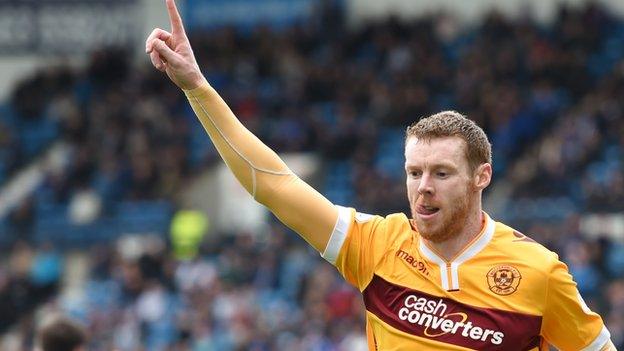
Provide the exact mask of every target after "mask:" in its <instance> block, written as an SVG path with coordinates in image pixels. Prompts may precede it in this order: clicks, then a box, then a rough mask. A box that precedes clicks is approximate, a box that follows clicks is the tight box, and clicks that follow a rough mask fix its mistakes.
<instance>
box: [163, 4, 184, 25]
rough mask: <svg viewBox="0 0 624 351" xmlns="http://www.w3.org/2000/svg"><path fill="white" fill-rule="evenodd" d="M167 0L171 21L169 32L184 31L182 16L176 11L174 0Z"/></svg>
mask: <svg viewBox="0 0 624 351" xmlns="http://www.w3.org/2000/svg"><path fill="white" fill-rule="evenodd" d="M166 1H167V12H169V21H170V22H171V32H172V33H177V32H179V33H184V25H183V24H182V17H180V13H179V12H178V8H177V7H176V4H175V1H174V0H166Z"/></svg>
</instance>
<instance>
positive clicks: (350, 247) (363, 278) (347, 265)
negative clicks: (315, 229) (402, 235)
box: [322, 206, 390, 291]
mask: <svg viewBox="0 0 624 351" xmlns="http://www.w3.org/2000/svg"><path fill="white" fill-rule="evenodd" d="M337 207H338V213H339V214H338V220H337V222H336V226H335V228H334V231H333V232H332V235H331V237H330V239H329V243H328V244H327V247H326V249H325V251H324V252H323V254H322V256H323V258H325V259H326V260H327V261H329V262H330V263H332V264H333V265H334V266H335V267H336V268H337V269H338V271H339V272H340V274H342V276H343V277H344V278H345V279H346V280H347V281H348V282H349V283H350V284H352V285H354V286H356V287H357V288H358V289H360V291H361V290H363V289H364V288H365V287H366V285H368V283H369V282H370V280H371V279H372V277H373V273H374V270H375V267H376V266H377V263H379V262H380V261H381V259H382V257H383V255H384V254H385V252H386V251H387V247H388V246H389V245H390V244H389V241H390V240H388V238H387V237H386V236H385V227H386V219H384V218H383V217H381V216H375V215H369V214H365V213H359V212H356V211H355V210H354V209H352V208H346V207H341V206H337Z"/></svg>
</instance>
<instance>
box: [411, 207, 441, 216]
mask: <svg viewBox="0 0 624 351" xmlns="http://www.w3.org/2000/svg"><path fill="white" fill-rule="evenodd" d="M439 210H440V208H439V207H434V206H428V205H417V206H416V213H418V214H419V215H421V216H430V215H433V214H435V213H437V212H438V211H439Z"/></svg>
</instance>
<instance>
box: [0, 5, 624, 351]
mask: <svg viewBox="0 0 624 351" xmlns="http://www.w3.org/2000/svg"><path fill="white" fill-rule="evenodd" d="M323 4H325V5H324V6H321V7H319V8H318V9H317V10H318V14H317V16H314V17H313V18H311V19H310V20H308V21H305V22H303V23H301V24H298V25H295V26H292V27H289V28H286V29H282V30H274V29H272V28H270V27H265V26H258V27H255V28H253V29H252V30H250V31H239V30H237V29H235V28H218V29H214V30H212V31H210V32H209V33H202V32H195V33H192V38H191V40H192V44H193V46H194V50H195V54H196V56H197V58H198V61H199V64H200V66H201V68H202V70H203V72H204V73H205V75H206V77H207V78H208V80H209V82H210V83H211V84H212V85H213V86H214V87H215V88H216V89H217V90H218V91H219V92H221V94H222V96H223V97H224V98H225V100H226V101H227V102H228V103H229V104H230V106H231V107H232V109H233V110H234V112H235V113H236V115H237V116H238V117H239V118H240V119H241V120H242V121H243V123H244V124H245V125H246V126H248V127H249V128H250V129H251V130H252V131H253V132H254V133H256V134H257V135H259V136H260V137H261V138H262V139H263V140H264V141H265V142H266V143H267V144H268V145H269V146H271V147H273V148H275V149H277V150H279V151H282V152H299V151H303V152H307V151H314V152H319V153H320V155H321V156H322V158H323V160H324V163H325V165H326V167H325V174H324V176H325V180H324V182H323V183H322V184H318V185H317V187H318V188H319V190H321V191H323V192H324V193H325V194H326V195H327V196H328V197H329V198H330V199H331V200H333V201H335V202H337V203H340V204H344V205H350V206H354V207H356V208H357V209H358V210H361V211H364V212H374V213H381V214H387V213H390V212H396V211H406V210H407V202H406V201H405V191H404V185H403V181H402V172H403V171H402V163H403V160H402V158H403V156H402V146H403V133H404V128H405V127H406V126H407V125H409V124H410V123H412V122H413V121H415V120H416V119H418V118H419V117H422V116H426V115H428V114H430V113H433V112H437V111H439V110H443V109H455V110H458V111H461V112H462V113H465V114H466V115H468V116H469V117H470V118H472V119H474V120H476V121H477V122H478V123H479V124H480V125H481V126H483V127H484V129H485V130H486V132H487V133H488V135H489V136H490V138H491V140H492V143H493V146H494V157H495V158H494V167H495V180H496V181H498V182H508V183H509V185H510V186H511V188H512V190H513V191H512V196H511V197H512V198H513V199H514V200H517V202H513V201H512V202H511V204H510V205H509V208H508V209H507V211H506V212H505V218H499V219H504V220H507V221H509V223H510V224H513V225H514V226H515V227H516V228H518V229H519V230H521V231H523V232H525V233H526V234H527V235H529V236H531V237H533V238H535V239H536V240H538V241H540V242H542V243H544V244H545V245H546V246H548V247H549V248H551V249H554V250H556V251H557V252H558V253H559V254H560V256H561V258H562V259H563V260H564V261H565V262H566V263H568V264H569V267H570V270H571V271H572V272H573V274H574V276H575V279H576V281H577V282H578V283H579V288H580V290H581V292H582V293H583V295H584V296H585V298H586V300H587V302H588V304H589V305H590V307H592V308H593V309H594V310H596V311H598V312H600V313H601V314H602V316H603V317H604V319H605V321H606V323H607V326H608V327H609V329H610V331H611V332H612V339H613V341H614V342H615V343H616V345H617V346H619V348H624V270H623V269H622V267H624V262H623V259H622V257H624V244H622V242H621V241H620V242H618V241H616V240H613V239H608V238H607V237H604V238H599V239H588V238H587V237H586V236H585V235H583V233H582V231H581V230H580V227H579V225H578V222H579V214H580V213H583V212H584V211H590V212H622V210H624V207H623V206H624V205H623V204H624V167H622V161H623V160H624V137H623V136H624V118H623V112H624V103H623V102H622V101H623V100H622V96H624V61H623V58H624V22H623V21H622V20H619V19H616V18H613V17H612V16H611V15H610V14H609V13H608V12H607V11H606V10H605V9H603V8H601V7H599V6H598V5H597V4H594V3H591V4H588V5H586V6H585V7H583V8H577V9H571V8H566V7H561V9H560V11H559V14H558V15H557V17H556V19H555V21H554V23H552V24H551V25H548V26H543V25H539V24H537V23H535V22H534V21H532V19H531V18H528V17H522V18H519V19H514V20H510V19H507V18H505V17H504V16H502V15H500V14H498V13H491V14H490V15H489V16H488V17H487V18H485V19H484V21H483V22H482V23H480V24H479V25H477V26H475V27H471V28H465V27H462V26H460V25H459V24H458V23H457V22H456V21H455V20H454V19H453V18H452V17H450V16H447V15H445V14H438V15H433V16H428V17H425V18H422V19H419V20H415V21H413V22H409V23H404V22H401V21H399V20H397V19H393V18H390V19H388V20H385V21H383V22H378V23H371V24H367V25H365V26H363V27H361V28H359V29H348V28H347V27H346V25H345V18H344V17H345V15H344V12H343V9H342V8H341V7H340V5H339V3H338V2H323ZM1 111H2V114H0V116H1V118H0V146H1V148H0V150H2V151H0V180H2V179H8V177H9V176H11V175H13V174H14V173H15V171H16V170H18V169H19V168H20V167H22V166H23V165H24V164H26V163H27V162H30V161H31V160H33V159H34V158H35V157H36V156H37V155H39V154H40V153H41V152H42V151H44V150H46V148H48V147H49V146H50V145H51V143H54V142H57V141H59V140H62V141H64V142H66V143H67V144H69V145H70V146H71V152H70V156H69V159H68V160H67V163H66V166H65V167H64V168H63V169H62V170H60V171H58V172H54V173H51V174H47V175H46V179H45V181H44V183H43V184H42V185H41V186H40V188H39V189H37V191H36V192H34V194H33V195H32V196H31V197H29V198H28V199H27V200H26V201H24V202H23V203H22V204H21V205H20V206H18V207H17V208H16V209H15V210H14V211H13V212H12V213H11V214H10V216H9V218H8V220H7V221H6V222H5V223H4V228H5V232H4V234H5V239H4V241H3V242H5V243H8V244H6V245H5V246H6V247H5V248H10V247H12V248H13V249H12V250H10V251H9V252H10V256H11V257H15V261H19V262H22V263H21V264H20V265H17V264H14V265H2V268H0V269H2V271H1V272H0V296H5V295H6V296H9V295H10V296H12V297H11V298H12V299H17V300H19V299H23V300H24V301H23V302H21V304H18V305H17V306H23V307H16V308H24V310H20V311H17V312H16V311H13V312H11V313H7V314H4V313H0V326H3V327H5V328H8V327H10V326H16V325H17V329H16V330H17V334H16V335H21V337H22V339H20V337H17V339H14V340H17V341H16V342H17V344H24V345H26V344H28V340H29V339H28V335H30V334H31V332H30V330H31V328H32V323H33V322H32V313H34V311H35V310H36V308H35V307H36V306H41V302H42V301H48V304H51V305H52V307H51V308H58V309H62V310H65V311H68V312H69V313H72V314H74V315H76V316H77V317H79V318H80V319H82V320H83V321H84V322H85V323H86V324H87V325H88V329H89V331H90V334H91V336H92V340H93V347H94V348H93V349H94V350H109V349H111V347H112V346H115V347H117V348H118V349H120V350H123V351H126V350H132V351H134V350H140V349H141V346H143V347H144V348H145V349H147V350H168V349H171V350H186V349H193V350H237V349H241V350H242V349H245V350H246V349H250V350H360V349H362V350H363V349H365V347H366V346H365V336H364V324H363V323H364V322H363V312H362V310H363V307H362V306H361V299H360V298H359V296H358V295H357V294H356V292H355V290H353V289H351V288H349V287H347V285H346V283H344V282H342V281H341V280H340V279H339V278H338V277H337V274H336V272H334V270H333V269H332V268H331V266H329V265H328V264H325V263H323V262H322V261H321V259H320V258H319V257H318V256H317V254H316V253H314V252H311V250H310V249H309V248H307V247H306V245H304V243H303V242H301V241H299V240H297V239H296V238H294V236H295V235H294V234H293V233H287V232H285V230H284V229H283V227H281V226H279V225H275V226H273V227H271V230H270V233H263V234H262V235H259V236H258V235H250V234H248V233H247V234H246V233H235V234H234V235H228V234H231V233H219V235H216V236H214V237H212V238H209V239H208V241H207V242H206V243H205V245H204V247H203V248H202V250H201V255H200V256H199V257H198V258H197V259H194V260H191V261H186V262H177V261H175V260H174V259H173V258H172V256H171V255H170V253H169V252H170V251H169V250H168V248H167V245H166V242H165V241H159V240H155V241H154V239H149V240H151V241H150V243H151V244H149V245H148V244H145V245H142V246H143V247H144V250H138V251H137V252H130V253H129V252H125V251H127V250H124V249H119V248H118V247H116V246H114V245H112V244H109V245H105V246H100V247H98V248H94V249H93V251H92V252H91V253H90V255H89V257H90V258H91V263H90V265H91V267H92V270H91V272H90V274H89V275H88V278H87V283H86V285H85V288H84V291H83V294H82V295H80V296H82V297H81V298H78V297H75V296H74V297H72V298H67V299H62V298H60V297H59V295H57V294H55V292H56V287H57V286H58V284H59V282H60V276H61V273H60V272H61V271H62V269H63V268H62V267H63V266H62V256H58V254H57V253H55V251H54V249H53V248H51V247H50V246H44V245H43V244H42V242H41V241H40V240H33V238H41V237H45V235H46V228H45V226H44V227H43V228H42V226H40V225H37V223H42V222H43V220H42V217H44V216H45V215H46V213H47V214H48V215H49V214H52V215H53V216H55V215H57V214H58V213H61V214H63V213H65V211H60V212H55V211H50V208H61V209H66V208H69V207H70V206H71V204H72V202H73V201H77V200H76V199H78V198H80V199H84V198H85V196H87V195H88V198H90V199H95V200H94V201H95V202H97V203H98V204H100V205H99V206H100V210H99V214H98V216H100V217H105V216H108V215H111V216H112V215H114V214H115V213H117V212H119V204H120V203H122V202H141V201H154V200H162V199H164V200H165V201H170V202H175V200H176V198H175V196H176V193H177V192H178V191H179V189H181V188H182V187H183V186H184V182H185V180H187V179H188V177H189V176H191V175H193V174H195V173H196V172H197V171H199V170H202V169H204V168H205V166H207V165H210V164H212V163H214V162H218V157H217V155H216V153H215V151H214V149H213V148H212V147H211V146H210V144H209V140H208V138H207V137H206V136H205V133H204V131H203V130H202V128H201V126H200V125H199V124H198V122H196V121H195V117H194V116H193V113H192V111H191V110H190V108H189V107H188V104H187V102H186V100H185V99H184V97H183V95H182V94H181V93H180V91H179V90H178V89H177V88H175V86H173V84H171V83H170V82H169V81H168V80H167V79H166V77H163V75H162V74H160V73H159V72H157V71H155V70H153V69H151V68H149V67H148V66H147V65H146V64H145V63H141V64H140V65H137V64H135V63H133V62H132V60H131V58H130V55H128V54H127V53H126V52H124V51H122V50H118V49H107V50H103V51H99V52H95V53H94V54H93V56H92V58H91V60H90V63H89V64H88V66H87V67H86V68H85V69H84V70H76V69H72V68H68V67H51V68H46V69H43V70H42V71H40V72H38V73H37V74H35V75H34V76H33V77H32V78H31V79H28V80H26V81H24V82H22V83H21V84H19V85H18V86H17V87H16V89H15V93H14V94H13V96H12V99H11V101H10V103H9V104H6V105H5V106H3V107H2V110H1ZM34 130H37V131H38V132H34ZM560 200H561V201H563V202H556V201H560ZM549 201H550V202H549ZM553 203H557V204H559V203H562V204H564V205H561V206H544V204H553ZM44 223H45V222H44ZM167 230H168V228H167V227H164V228H162V233H161V234H162V235H163V238H164V237H166V234H167ZM8 233H10V235H9V234H8ZM37 233H38V234H37ZM0 234H2V233H0ZM7 236H8V237H7ZM145 240H147V239H145ZM122 247H123V245H122ZM56 249H58V250H62V249H63V248H62V247H57V248H56ZM42 255H43V256H45V255H48V256H46V257H55V258H54V259H55V260H56V261H55V262H57V266H58V271H59V272H57V274H56V275H54V274H52V273H50V272H47V274H48V275H49V277H47V280H46V281H47V283H48V285H50V281H52V282H53V284H52V285H50V286H51V287H49V286H48V285H46V286H48V287H47V288H46V289H47V290H46V289H43V290H44V291H43V292H40V291H39V290H40V289H39V288H38V285H37V284H36V282H37V279H40V278H36V277H37V273H35V272H37V271H38V269H37V268H36V267H38V265H37V262H39V261H38V260H37V259H36V258H37V257H40V256H42ZM55 255H56V256H55ZM6 257H9V254H7V255H6ZM17 266H19V267H21V268H19V269H18V268H16V267H17ZM39 274H41V273H39ZM51 276H54V277H55V279H51V278H50V277H51ZM44 285H45V284H44ZM25 286H27V287H25ZM50 296H53V297H54V298H52V299H50V298H49V297H50ZM3 301H4V300H3ZM5 316H7V317H5ZM8 316H16V317H10V318H9V317H8ZM17 316H29V317H23V318H21V319H20V318H17ZM29 318H30V319H29ZM5 330H6V329H5ZM3 349H4V348H3Z"/></svg>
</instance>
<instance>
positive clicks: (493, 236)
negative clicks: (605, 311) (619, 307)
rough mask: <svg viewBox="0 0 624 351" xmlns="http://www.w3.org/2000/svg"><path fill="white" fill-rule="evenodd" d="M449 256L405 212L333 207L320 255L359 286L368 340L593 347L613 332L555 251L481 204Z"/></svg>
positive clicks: (374, 343) (401, 345)
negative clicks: (333, 219)
mask: <svg viewBox="0 0 624 351" xmlns="http://www.w3.org/2000/svg"><path fill="white" fill-rule="evenodd" d="M484 218H485V220H484V224H483V229H482V231H481V233H479V235H478V236H477V237H476V238H475V239H474V240H473V241H472V242H471V243H469V244H468V245H467V246H466V248H465V249H464V250H463V251H461V252H460V253H459V254H458V255H457V256H456V257H455V258H453V260H451V261H446V260H444V259H443V258H442V257H441V256H440V255H438V254H437V253H436V252H435V250H433V249H432V248H430V247H429V246H428V245H427V244H425V242H424V241H423V240H421V239H420V236H419V234H418V232H417V231H416V229H415V226H413V225H412V223H411V222H410V220H409V219H408V218H407V217H406V216H405V215H404V214H393V215H390V216H388V217H385V218H383V217H380V216H372V215H368V214H362V213H357V212H356V211H355V210H354V209H349V208H344V207H339V218H338V221H337V223H336V227H335V229H334V231H333V233H332V236H331V238H330V241H329V243H328V245H327V248H326V250H325V252H324V253H323V257H324V258H325V259H326V260H328V261H329V262H331V263H332V264H334V265H335V266H336V268H337V269H338V271H339V272H340V273H341V274H342V275H343V276H344V277H345V279H346V280H347V281H348V282H350V283H351V284H353V285H354V286H356V287H357V288H358V289H359V290H360V291H361V292H362V295H363V298H364V304H365V306H366V320H367V335H368V342H369V348H370V350H384V351H386V350H506V351H511V350H548V343H550V344H552V345H554V346H555V347H557V348H558V349H560V350H599V349H600V347H602V346H603V345H604V344H605V343H606V342H608V340H609V338H610V335H609V332H608V330H607V329H606V327H605V326H604V324H603V322H602V319H601V318H600V316H599V315H597V314H596V313H594V312H592V311H590V310H589V308H587V306H586V305H585V303H584V302H583V300H582V298H581V296H580V294H579V293H578V290H577V288H576V283H575V282H574V281H573V280H572V276H571V275H570V274H569V273H568V269H567V267H566V266H565V264H563V263H562V262H560V261H559V259H558V257H557V255H556V254H555V253H553V252H551V251H549V250H548V249H546V248H544V247H543V246H542V245H540V244H538V243H536V242H535V241H533V240H531V239H530V238H528V237H526V236H524V235H523V234H521V233H519V232H517V231H515V230H513V229H512V228H510V227H508V226H506V225H504V224H502V223H498V222H495V221H493V220H492V219H490V217H489V216H488V215H487V214H484Z"/></svg>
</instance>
